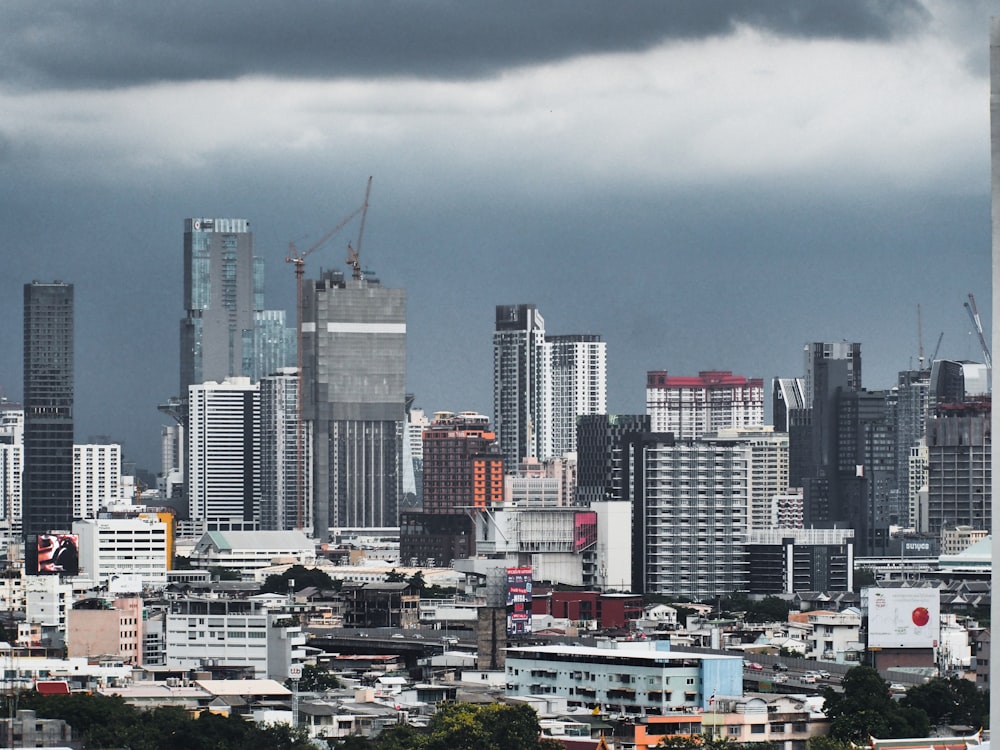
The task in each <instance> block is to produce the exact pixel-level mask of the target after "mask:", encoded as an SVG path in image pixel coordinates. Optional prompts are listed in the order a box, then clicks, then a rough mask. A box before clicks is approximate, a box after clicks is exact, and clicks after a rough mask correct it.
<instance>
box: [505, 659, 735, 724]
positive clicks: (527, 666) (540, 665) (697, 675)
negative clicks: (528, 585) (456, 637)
mask: <svg viewBox="0 0 1000 750" xmlns="http://www.w3.org/2000/svg"><path fill="white" fill-rule="evenodd" d="M609 645H610V646H614V647H609V648H592V647H586V646H533V647H530V646H529V647H524V648H509V649H507V658H506V673H507V695H508V696H543V697H544V696H555V697H559V698H562V699H564V700H566V702H567V705H568V706H569V707H571V708H573V707H579V708H594V707H595V706H612V707H615V708H616V709H617V710H620V712H621V713H623V714H626V715H632V716H647V715H664V714H667V713H670V712H676V711H683V710H685V709H688V710H694V709H699V708H700V709H702V710H707V709H708V707H709V701H710V700H711V699H714V698H719V697H721V696H730V697H740V696H742V695H743V662H742V659H741V658H740V657H738V656H724V655H716V654H696V653H690V652H678V651H669V650H662V648H660V647H662V646H663V645H666V644H658V642H653V643H613V644H609Z"/></svg>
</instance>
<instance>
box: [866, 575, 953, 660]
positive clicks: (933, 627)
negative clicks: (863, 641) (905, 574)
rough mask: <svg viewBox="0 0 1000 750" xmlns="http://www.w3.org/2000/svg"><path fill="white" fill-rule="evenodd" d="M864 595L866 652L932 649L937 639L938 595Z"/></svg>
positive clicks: (872, 591)
mask: <svg viewBox="0 0 1000 750" xmlns="http://www.w3.org/2000/svg"><path fill="white" fill-rule="evenodd" d="M867 594H868V647H869V648H936V647H937V645H938V639H939V638H940V637H941V592H940V591H939V590H938V589H936V588H906V589H896V588H893V589H883V588H876V587H874V586H873V587H871V588H869V589H868V590H867Z"/></svg>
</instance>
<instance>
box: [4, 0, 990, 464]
mask: <svg viewBox="0 0 1000 750" xmlns="http://www.w3.org/2000/svg"><path fill="white" fill-rule="evenodd" d="M998 12H1000V3H998V2H969V3H949V2H946V1H944V0H941V1H939V2H931V1H920V0H911V1H905V0H900V1H899V2H892V1H889V0H887V1H886V2H846V1H845V2H838V3H829V2H823V1H821V0H817V1H816V2H803V1H801V0H795V1H792V0H789V1H788V2H765V3H761V2H735V1H734V2H722V1H721V0H720V1H716V2H712V1H710V0H709V1H705V0H700V1H697V2H670V3H664V2H659V1H658V0H649V1H648V2H643V1H640V0H635V1H633V2H628V1H627V0H626V1H624V2H594V1H587V0H572V1H570V0H563V1H561V2H560V1H557V2H548V3H537V2H526V1H514V2H506V3H483V2H474V1H470V0H453V1H451V2H378V3H373V2H365V1H362V0H358V1H357V2H327V3H317V2H288V3H273V2H246V1H241V2H235V0H232V1H226V2H210V3H205V2H193V1H186V2H185V1H182V2H172V3H155V4H154V3H130V2H123V1H122V2H95V3H87V4H84V3H77V2H58V1H56V2H46V3H44V4H39V3H37V2H32V1H29V0H23V1H22V0H7V1H6V2H4V3H2V4H0V247H2V256H0V257H2V258H3V267H2V270H0V320H3V321H4V324H3V325H2V326H0V353H2V354H0V385H2V387H3V388H4V390H5V391H6V394H7V396H8V397H9V398H10V399H12V400H19V399H20V398H21V395H22V388H21V367H22V365H21V321H22V311H21V300H22V294H21V287H22V285H23V284H24V283H25V282H27V281H30V280H32V279H45V280H50V279H63V280H66V281H71V282H73V283H74V284H75V285H76V300H77V338H76V351H77V362H76V376H77V393H76V403H77V409H76V411H77V440H78V441H81V440H84V439H86V437H87V436H89V435H92V434H108V435H110V436H112V437H113V438H114V439H117V440H120V441H122V442H124V443H125V446H126V452H127V455H128V457H129V458H131V459H133V460H137V461H138V462H139V463H140V465H141V466H143V467H146V468H150V469H153V470H156V469H157V468H158V461H159V458H158V434H159V425H160V424H161V423H162V420H161V416H160V414H159V413H158V412H157V411H156V408H155V406H156V404H157V403H158V402H160V401H162V400H164V399H165V398H166V397H168V396H172V395H175V392H176V390H177V380H178V321H179V320H180V318H181V316H182V313H183V311H182V287H181V281H182V279H181V273H182V255H181V240H182V231H183V219H184V218H185V217H188V216H210V217H242V218H247V219H249V220H250V221H251V224H252V226H253V228H254V232H255V242H256V248H257V253H258V254H259V255H261V256H263V257H264V258H265V259H266V266H267V304H268V307H271V308H284V309H286V310H287V311H288V313H289V316H290V319H294V304H295V303H294V276H293V272H292V268H291V267H290V266H289V265H288V264H285V263H284V258H285V256H286V254H287V247H288V242H289V241H296V242H297V243H307V242H308V241H309V240H310V239H315V238H318V237H320V236H321V235H322V234H323V233H324V232H325V231H326V230H327V229H329V228H331V227H332V226H334V225H335V224H337V223H338V222H339V221H340V219H341V218H343V217H344V216H345V215H347V214H348V213H350V212H351V211H352V210H353V209H354V208H355V207H356V206H357V205H358V204H359V203H360V201H361V198H362V196H363V193H364V185H365V181H366V179H367V177H368V176H369V175H373V176H374V182H373V187H372V198H371V208H370V211H369V214H368V222H367V225H366V228H365V243H364V249H363V253H364V258H363V261H364V262H365V263H366V264H367V265H369V266H371V267H372V268H374V269H375V270H376V271H377V272H378V275H379V276H380V278H382V280H383V282H384V283H385V284H386V285H389V286H399V287H405V288H406V290H407V295H408V301H409V315H408V329H409V333H408V350H409V356H408V360H409V372H408V382H409V389H410V390H411V391H413V392H414V393H415V394H416V397H417V405H418V406H421V407H423V408H424V409H426V410H427V411H435V410H442V409H446V410H463V409H475V410H479V411H482V412H484V413H486V414H489V413H490V412H491V410H492V401H491V382H492V352H491V335H492V327H493V309H494V306H495V305H497V304H514V303H521V302H533V303H535V304H537V305H538V307H539V309H540V310H541V312H542V315H543V316H544V317H545V321H546V327H547V329H548V330H549V331H550V332H551V333H557V334H568V333H599V334H601V335H603V337H604V339H605V340H606V341H607V342H608V356H609V367H608V370H609V409H610V410H611V411H617V412H631V411H639V412H641V411H642V410H643V408H644V385H645V373H646V371H647V370H650V369H666V370H669V371H671V372H675V373H677V374H694V373H696V372H697V371H698V370H704V369H727V370H733V371H735V372H738V373H740V374H744V375H748V376H756V377H763V378H771V377H774V376H785V377H790V376H795V375H801V374H802V362H801V351H802V345H803V344H804V343H805V342H806V341H813V340H840V339H850V340H857V341H861V342H862V345H863V356H864V362H865V365H864V383H865V385H866V386H867V387H868V388H872V389H874V388H881V387H887V386H890V385H892V384H893V383H894V381H895V374H896V372H897V371H899V370H902V369H906V368H908V367H911V366H916V361H917V356H918V349H919V340H918V329H917V312H916V310H917V305H918V304H920V305H921V308H922V313H923V315H922V317H923V346H924V349H925V355H926V356H928V357H929V356H930V354H931V353H932V351H933V349H934V346H935V344H936V342H937V339H938V336H939V334H940V333H941V332H943V333H944V338H943V340H942V344H941V350H940V355H941V356H946V357H953V358H971V359H979V358H981V354H980V352H979V348H978V344H977V343H976V340H975V337H974V336H972V335H971V326H970V324H969V322H968V318H967V316H966V313H965V310H964V308H963V302H965V300H966V295H967V294H968V293H969V292H973V293H974V294H975V295H976V299H977V301H978V303H979V306H980V309H981V311H982V312H983V314H984V316H985V317H986V318H987V324H988V317H989V316H988V313H989V310H990V285H989V270H990V269H989V259H990V253H989V247H990V239H989V138H988V129H989V82H988V50H989V17H990V15H995V14H997V13H998ZM346 239H347V238H346V237H345V238H344V239H343V242H341V244H340V245H338V244H337V243H333V244H332V245H331V246H330V248H329V249H324V250H322V251H317V252H315V253H313V254H312V255H311V256H310V257H309V259H308V261H307V268H306V273H307V275H315V274H316V273H317V272H318V270H319V268H320V267H321V266H325V267H343V258H344V252H343V247H342V245H343V243H346ZM989 333H990V332H989V331H987V337H988V336H989Z"/></svg>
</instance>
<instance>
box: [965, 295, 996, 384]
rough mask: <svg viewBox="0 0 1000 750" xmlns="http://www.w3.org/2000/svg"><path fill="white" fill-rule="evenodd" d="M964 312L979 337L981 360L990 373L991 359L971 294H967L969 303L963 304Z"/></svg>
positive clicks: (991, 368)
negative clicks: (981, 351) (967, 314)
mask: <svg viewBox="0 0 1000 750" xmlns="http://www.w3.org/2000/svg"><path fill="white" fill-rule="evenodd" d="M965 311H966V312H967V313H969V318H970V319H971V320H972V325H973V326H974V327H975V329H976V335H977V336H978V337H979V346H980V347H982V350H983V359H984V361H985V362H986V369H987V370H988V371H989V372H991V373H992V372H993V358H992V357H991V356H990V348H989V347H988V346H987V345H986V337H985V336H984V335H983V322H982V320H981V319H980V318H979V309H978V308H977V307H976V298H975V297H973V296H972V292H969V301H968V302H966V303H965Z"/></svg>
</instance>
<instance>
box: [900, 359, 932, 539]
mask: <svg viewBox="0 0 1000 750" xmlns="http://www.w3.org/2000/svg"><path fill="white" fill-rule="evenodd" d="M930 377H931V371H930V370H904V371H903V372H901V373H899V379H898V380H897V382H896V389H895V390H896V398H895V401H894V403H893V409H894V411H895V414H894V418H895V426H896V486H897V487H898V489H899V493H900V497H901V506H902V509H903V513H902V515H901V517H900V519H899V521H900V525H902V526H904V527H911V526H913V525H914V518H913V516H911V515H910V510H911V507H912V498H913V494H912V492H911V491H910V489H911V487H912V484H913V482H912V481H911V478H910V456H911V454H912V450H913V448H914V447H915V446H917V445H918V444H919V442H920V441H921V439H922V438H923V437H924V435H925V434H926V432H927V417H928V413H929V407H930Z"/></svg>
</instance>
